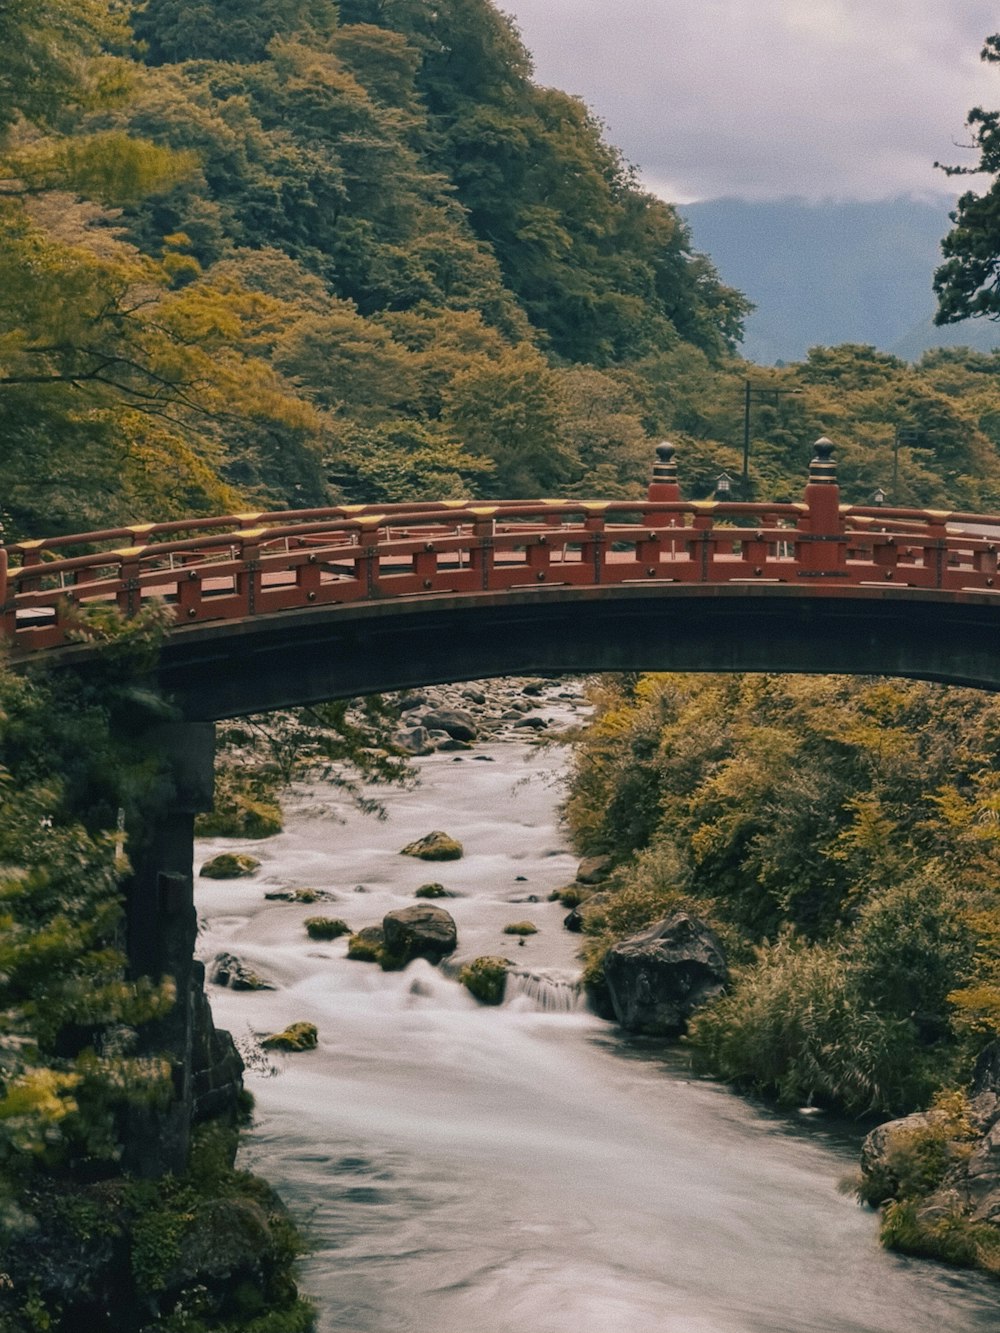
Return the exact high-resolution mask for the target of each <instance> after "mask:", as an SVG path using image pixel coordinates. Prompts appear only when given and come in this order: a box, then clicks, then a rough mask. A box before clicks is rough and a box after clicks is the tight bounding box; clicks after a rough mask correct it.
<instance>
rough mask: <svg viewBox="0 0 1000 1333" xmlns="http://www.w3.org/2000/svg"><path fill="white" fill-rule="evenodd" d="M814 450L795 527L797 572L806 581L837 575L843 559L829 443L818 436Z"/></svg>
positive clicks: (841, 530)
mask: <svg viewBox="0 0 1000 1333" xmlns="http://www.w3.org/2000/svg"><path fill="white" fill-rule="evenodd" d="M814 449H815V452H814V454H813V457H812V460H811V462H810V463H809V480H808V482H807V484H806V493H805V500H806V512H805V514H803V516H802V519H801V520H800V524H799V528H800V541H799V543H798V558H799V564H800V565H801V566H802V568H801V569H800V571H799V572H800V573H801V574H803V575H804V576H806V577H808V576H809V575H815V576H820V577H821V576H823V575H831V574H837V573H839V572H841V571H842V569H843V566H844V564H845V558H846V551H845V543H844V525H843V521H842V520H841V517H840V487H839V486H838V484H837V464H836V462H835V461H834V458H833V450H834V444H833V441H832V440H828V439H827V437H826V436H825V435H822V436H820V438H819V439H818V440H817V441H816V444H815V446H814Z"/></svg>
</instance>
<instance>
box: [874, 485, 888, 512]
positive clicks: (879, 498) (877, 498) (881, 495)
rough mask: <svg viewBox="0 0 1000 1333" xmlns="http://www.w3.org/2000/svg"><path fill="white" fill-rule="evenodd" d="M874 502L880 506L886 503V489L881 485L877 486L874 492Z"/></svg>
mask: <svg viewBox="0 0 1000 1333" xmlns="http://www.w3.org/2000/svg"><path fill="white" fill-rule="evenodd" d="M872 504H873V505H878V506H879V508H881V507H882V505H884V504H885V491H884V490H883V489H882V487H881V486H876V487H875V491H874V494H873V495H872Z"/></svg>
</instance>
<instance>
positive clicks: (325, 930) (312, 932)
mask: <svg viewBox="0 0 1000 1333" xmlns="http://www.w3.org/2000/svg"><path fill="white" fill-rule="evenodd" d="M305 927H306V932H307V934H308V936H309V938H310V939H311V940H337V939H340V937H341V935H349V934H350V933H351V928H350V926H349V925H348V924H347V922H346V921H342V920H341V919H340V917H339V916H307V917H306V920H305Z"/></svg>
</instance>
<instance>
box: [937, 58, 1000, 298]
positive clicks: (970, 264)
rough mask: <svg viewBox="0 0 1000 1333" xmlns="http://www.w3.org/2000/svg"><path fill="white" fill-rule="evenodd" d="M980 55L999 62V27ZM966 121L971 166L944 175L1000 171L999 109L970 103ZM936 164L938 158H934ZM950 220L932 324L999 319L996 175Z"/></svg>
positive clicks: (999, 187) (999, 188)
mask: <svg viewBox="0 0 1000 1333" xmlns="http://www.w3.org/2000/svg"><path fill="white" fill-rule="evenodd" d="M981 56H982V59H983V60H985V61H987V62H989V63H990V64H998V63H1000V33H995V34H994V35H993V36H991V37H987V38H986V43H985V45H984V46H983V49H982V52H981ZM966 124H967V125H968V127H969V130H970V131H971V133H972V140H973V142H972V147H974V148H976V149H977V150H978V152H979V160H978V162H977V163H976V165H975V166H972V167H968V166H960V167H948V166H945V167H943V168H942V169H943V170H944V172H945V173H946V174H947V175H948V176H972V175H978V174H980V173H986V174H988V175H990V176H993V177H994V178H996V177H997V176H998V173H1000V112H997V111H984V110H983V108H982V107H978V106H977V107H973V109H972V110H971V111H970V112H969V116H968V120H967V122H966ZM938 165H939V166H941V164H940V163H938ZM950 217H951V220H952V222H953V223H954V224H955V225H954V227H953V228H952V230H951V231H950V232H949V233H948V235H947V236H946V237H945V238H944V240H943V241H942V242H941V249H942V251H943V253H944V256H945V262H944V263H943V264H942V265H941V267H940V268H939V269H938V270H937V272H936V273H935V274H934V290H935V292H936V293H937V297H938V310H937V314H936V315H935V317H934V322H935V323H936V324H957V323H958V322H959V321H960V320H963V319H969V318H975V317H985V318H987V319H1000V180H998V179H994V182H993V184H992V185H991V186H990V188H989V189H988V190H986V191H985V193H983V194H977V193H976V192H975V191H972V190H969V191H967V192H966V193H965V194H963V195H962V196H961V198H960V199H959V201H958V205H957V207H956V209H955V211H954V212H953V213H951V214H950Z"/></svg>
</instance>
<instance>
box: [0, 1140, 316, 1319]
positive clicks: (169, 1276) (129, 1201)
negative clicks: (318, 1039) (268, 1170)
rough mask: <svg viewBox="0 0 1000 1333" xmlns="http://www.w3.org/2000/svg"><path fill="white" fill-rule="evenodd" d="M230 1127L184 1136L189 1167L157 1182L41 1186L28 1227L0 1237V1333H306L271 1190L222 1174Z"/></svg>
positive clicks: (241, 1175)
mask: <svg viewBox="0 0 1000 1333" xmlns="http://www.w3.org/2000/svg"><path fill="white" fill-rule="evenodd" d="M235 1147H236V1131H235V1128H233V1127H229V1126H222V1125H220V1124H219V1123H218V1122H215V1121H212V1122H210V1123H208V1124H203V1125H200V1126H198V1127H197V1128H196V1129H195V1131H194V1136H193V1142H192V1150H191V1164H190V1168H189V1170H188V1171H186V1172H185V1173H183V1174H182V1175H177V1176H167V1177H164V1178H161V1179H157V1180H139V1179H130V1178H127V1177H124V1176H119V1177H114V1178H110V1179H107V1180H99V1181H78V1180H73V1179H62V1180H58V1181H55V1180H51V1181H42V1182H40V1183H39V1184H38V1186H37V1187H36V1188H35V1189H34V1190H33V1191H32V1193H31V1198H30V1202H31V1207H32V1211H33V1219H32V1221H33V1225H32V1226H25V1227H17V1226H15V1227H14V1228H13V1229H8V1231H7V1232H6V1234H5V1237H4V1239H5V1248H4V1265H3V1268H4V1280H3V1282H0V1328H2V1329H3V1330H4V1333H38V1330H40V1329H48V1330H49V1333H85V1330H90V1329H94V1330H97V1329H100V1330H102V1333H134V1330H135V1329H137V1328H140V1327H141V1328H143V1329H149V1330H151V1329H153V1328H156V1329H157V1330H163V1333H219V1331H220V1330H222V1329H234V1328H240V1329H244V1328H245V1329H247V1330H250V1329H259V1330H265V1329H266V1330H267V1331H268V1333H308V1331H309V1330H311V1329H312V1328H313V1327H314V1322H315V1321H314V1313H313V1311H312V1309H311V1307H310V1306H309V1305H308V1304H307V1303H306V1302H305V1301H302V1300H300V1299H299V1297H298V1292H297V1290H296V1286H295V1281H294V1273H293V1265H294V1262H295V1259H296V1257H297V1255H299V1254H300V1253H301V1252H302V1248H303V1247H302V1244H301V1239H300V1237H299V1236H298V1234H297V1233H296V1230H295V1227H294V1225H293V1223H292V1222H291V1220H290V1218H289V1216H288V1213H287V1212H286V1210H285V1209H284V1207H283V1206H282V1204H281V1202H280V1200H279V1199H278V1198H277V1196H276V1195H275V1193H274V1191H273V1190H272V1189H271V1188H270V1187H269V1186H268V1185H267V1184H266V1183H265V1182H264V1181H262V1180H260V1179H258V1178H256V1177H253V1176H250V1175H248V1174H247V1173H246V1172H244V1171H237V1170H235V1169H234V1168H233V1165H232V1158H233V1155H234V1153H235Z"/></svg>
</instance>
